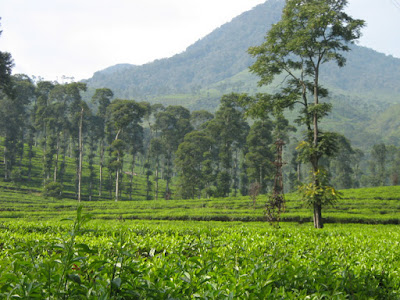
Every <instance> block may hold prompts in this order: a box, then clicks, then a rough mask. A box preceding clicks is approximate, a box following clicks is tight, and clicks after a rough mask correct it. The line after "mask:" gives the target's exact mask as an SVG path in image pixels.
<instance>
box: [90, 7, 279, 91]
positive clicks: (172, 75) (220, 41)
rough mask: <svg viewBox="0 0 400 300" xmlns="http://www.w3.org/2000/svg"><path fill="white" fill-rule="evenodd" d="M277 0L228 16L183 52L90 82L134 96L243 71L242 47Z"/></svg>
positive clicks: (262, 27)
mask: <svg viewBox="0 0 400 300" xmlns="http://www.w3.org/2000/svg"><path fill="white" fill-rule="evenodd" d="M282 7H283V1H281V0H271V1H268V2H266V3H264V4H262V5H259V6H257V7H255V8H254V9H252V10H251V11H248V12H245V13H243V14H241V15H240V16H238V17H236V18H234V19H233V20H232V21H231V22H229V23H227V24H225V25H223V26H221V27H220V28H217V29H215V30H214V31H213V32H212V33H210V34H209V35H207V36H206V37H204V38H203V39H201V40H199V41H197V42H196V43H195V44H193V45H191V46H190V47H188V48H187V49H186V51H184V52H183V53H180V54H177V55H175V56H173V57H171V58H166V59H161V60H156V61H154V62H152V63H149V64H145V65H142V66H133V65H131V66H129V65H119V66H113V67H110V68H108V69H105V70H103V71H99V72H96V73H95V74H94V76H93V77H92V78H91V79H89V80H88V85H89V86H91V87H103V86H107V87H109V88H111V89H112V90H114V91H115V93H116V95H117V96H120V97H128V98H137V97H143V96H145V95H163V94H175V93H182V92H190V91H191V90H192V89H193V88H198V87H202V88H204V87H206V86H209V85H211V84H213V83H216V82H219V81H221V80H224V79H226V78H229V77H231V76H234V75H235V74H237V73H239V72H241V71H243V70H244V69H246V68H247V67H248V66H249V65H250V64H251V58H250V56H249V55H248V54H247V49H248V48H249V46H251V45H256V44H259V43H261V42H262V40H263V37H264V35H265V32H266V31H267V30H268V28H269V27H270V25H271V24H273V23H275V22H277V21H278V20H279V18H280V12H281V10H282Z"/></svg>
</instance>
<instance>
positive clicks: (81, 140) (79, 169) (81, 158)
mask: <svg viewBox="0 0 400 300" xmlns="http://www.w3.org/2000/svg"><path fill="white" fill-rule="evenodd" d="M82 127H83V108H82V110H81V116H80V120H79V146H78V147H79V166H78V202H81V184H82V161H83V136H82Z"/></svg>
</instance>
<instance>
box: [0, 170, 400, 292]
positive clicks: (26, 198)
mask: <svg viewBox="0 0 400 300" xmlns="http://www.w3.org/2000/svg"><path fill="white" fill-rule="evenodd" d="M138 180H141V181H143V178H138ZM139 184H140V185H141V186H142V185H143V182H139ZM138 190H139V189H138ZM67 191H68V189H67ZM41 193H42V190H41V188H40V187H38V184H32V185H30V186H29V185H21V186H16V185H15V184H12V183H4V182H2V183H0V200H1V206H0V299H400V276H399V275H400V274H399V273H400V245H399V243H400V229H399V227H398V226H397V225H396V224H398V223H399V222H400V214H399V208H400V187H399V186H395V187H380V188H366V189H357V190H344V191H342V198H341V199H340V200H339V201H338V202H337V203H336V204H335V205H334V206H331V207H326V208H325V209H324V210H323V217H324V221H325V223H326V225H325V228H324V229H322V230H316V229H314V228H313V226H312V222H311V221H312V211H311V209H309V208H307V207H304V206H303V204H302V202H301V201H300V200H299V196H298V195H297V194H289V195H286V200H287V203H286V211H285V213H284V214H283V215H282V220H283V221H284V222H281V223H280V228H276V227H273V226H270V225H269V224H268V223H267V222H265V217H264V205H265V202H266V197H265V196H260V197H259V198H258V199H257V202H256V207H255V208H254V206H253V202H252V201H251V200H250V198H249V197H230V198H219V199H194V200H169V201H166V200H158V201H155V200H148V201H144V200H141V199H143V195H140V193H136V194H135V195H134V197H133V200H132V201H119V202H114V201H109V200H101V201H83V202H81V206H82V213H79V211H80V210H78V213H77V207H78V203H77V201H76V200H71V199H70V198H69V199H68V198H66V199H60V200H58V199H52V198H47V199H46V198H44V197H42V195H41ZM67 196H68V194H67ZM86 214H90V218H89V216H87V215H86ZM65 218H70V219H71V220H72V219H73V220H75V221H72V222H71V221H63V219H65ZM89 219H91V221H89ZM86 221H89V222H87V223H86ZM206 221H207V222H206ZM356 223H358V224H356ZM368 224H369V225H368ZM385 224H386V225H385Z"/></svg>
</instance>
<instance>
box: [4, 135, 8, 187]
mask: <svg viewBox="0 0 400 300" xmlns="http://www.w3.org/2000/svg"><path fill="white" fill-rule="evenodd" d="M5 144H6V141H5V139H4V153H3V154H4V181H8V179H9V176H8V158H7V156H8V151H7V146H6V145H5Z"/></svg>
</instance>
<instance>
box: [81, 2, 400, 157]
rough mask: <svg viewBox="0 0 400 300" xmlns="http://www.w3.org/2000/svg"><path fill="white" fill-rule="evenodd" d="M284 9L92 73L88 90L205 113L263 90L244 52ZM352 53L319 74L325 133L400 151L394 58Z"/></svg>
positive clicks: (256, 13)
mask: <svg viewBox="0 0 400 300" xmlns="http://www.w3.org/2000/svg"><path fill="white" fill-rule="evenodd" d="M283 6H284V0H269V1H267V2H265V3H263V4H260V5H258V6H256V7H254V8H253V9H252V10H250V11H247V12H245V13H243V14H241V15H239V16H237V17H236V18H234V19H232V21H231V22H229V23H226V24H224V25H222V26H221V27H219V28H217V29H215V30H214V31H213V32H211V33H210V34H209V35H207V36H206V37H204V38H202V39H201V40H199V41H197V42H196V43H194V44H193V45H191V46H190V47H188V48H187V49H186V51H184V52H183V53H180V54H177V55H175V56H173V57H171V58H165V59H160V60H156V61H154V62H152V63H148V64H145V65H141V66H135V65H129V64H120V65H115V66H112V67H110V68H107V69H105V70H102V71H98V72H96V73H95V74H94V75H93V77H92V78H90V79H89V80H87V84H88V87H89V90H90V91H91V92H93V90H94V89H95V88H101V87H108V88H110V89H112V90H113V91H114V94H115V96H116V97H119V98H128V99H135V100H145V101H149V102H161V103H163V104H165V105H171V104H174V105H176V104H179V105H183V106H186V107H188V108H190V109H192V110H195V109H208V110H210V111H213V110H215V109H216V108H217V106H218V104H219V99H220V97H221V95H222V94H224V93H230V92H247V93H250V94H254V93H256V92H260V91H265V90H266V89H265V88H260V87H258V86H257V80H258V79H257V77H256V76H254V75H253V74H250V73H249V72H248V66H250V65H251V64H252V62H253V58H251V57H250V55H249V54H248V53H247V49H248V48H249V47H251V46H255V45H259V44H261V43H262V42H263V40H264V36H265V34H266V32H267V31H268V29H269V28H270V27H271V25H272V24H274V23H275V22H277V21H278V20H279V18H280V15H281V12H282V8H283ZM161 46H162V45H161ZM351 48H352V51H350V52H348V53H346V54H345V56H346V58H347V64H346V66H345V67H344V68H339V67H337V66H336V65H334V64H333V63H331V64H329V63H328V64H325V65H323V67H322V71H321V83H322V84H323V85H324V86H326V87H328V89H329V91H330V98H329V99H328V101H332V103H333V104H334V111H333V113H332V114H331V115H330V117H329V118H328V119H327V120H326V121H325V123H324V126H325V127H326V128H327V129H333V130H335V131H339V132H340V133H342V134H344V135H346V136H347V137H348V138H350V139H351V140H352V141H353V143H354V144H355V145H356V146H358V147H361V148H363V149H368V148H369V147H370V145H371V144H373V143H378V142H381V141H385V142H393V141H395V143H396V144H399V143H400V130H398V129H397V128H398V127H396V124H397V122H395V123H390V121H391V120H393V119H395V118H396V116H395V115H393V111H396V112H397V111H398V108H397V107H396V109H395V110H391V107H392V106H393V105H396V104H400V59H398V58H394V57H392V56H387V55H384V54H381V53H378V52H376V51H374V50H372V49H369V48H365V47H361V46H358V45H352V46H351ZM88 97H89V96H88ZM389 123H390V124H389Z"/></svg>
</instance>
